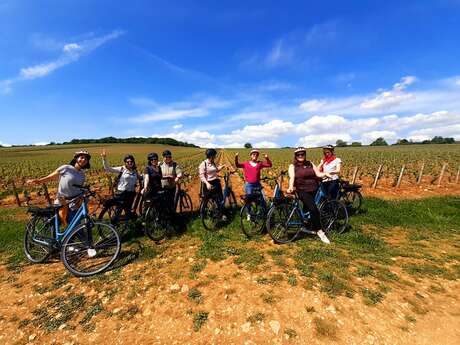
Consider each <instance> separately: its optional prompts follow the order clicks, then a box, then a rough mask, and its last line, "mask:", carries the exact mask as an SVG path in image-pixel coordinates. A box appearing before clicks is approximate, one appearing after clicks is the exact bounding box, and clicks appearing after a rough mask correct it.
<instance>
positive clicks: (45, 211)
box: [27, 205, 62, 216]
mask: <svg viewBox="0 0 460 345" xmlns="http://www.w3.org/2000/svg"><path fill="white" fill-rule="evenodd" d="M61 207H62V205H56V206H48V207H45V208H42V207H35V206H32V207H29V208H28V209H27V212H28V213H32V214H34V215H39V216H53V215H54V213H55V212H56V211H57V210H59V209H60V208H61Z"/></svg>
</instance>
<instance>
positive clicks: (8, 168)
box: [0, 144, 460, 203]
mask: <svg viewBox="0 0 460 345" xmlns="http://www.w3.org/2000/svg"><path fill="white" fill-rule="evenodd" d="M103 147H105V148H106V149H107V150H108V159H109V162H110V164H112V165H114V166H117V165H120V164H121V162H122V159H123V156H124V155H125V154H127V153H132V154H133V155H134V156H135V157H136V159H137V165H138V168H139V170H141V169H142V167H143V166H144V165H145V163H146V161H145V159H146V156H147V154H148V153H149V152H157V153H159V154H160V155H161V152H162V151H163V150H164V149H166V148H168V149H170V150H171V151H172V152H173V155H174V159H175V160H176V161H177V162H178V163H179V164H180V166H181V167H182V169H183V170H184V171H185V172H187V173H188V174H190V176H191V177H192V180H193V178H194V179H195V180H196V178H197V167H198V165H199V163H200V161H201V160H202V159H203V158H204V149H197V148H188V147H166V146H162V145H143V144H106V145H100V144H97V145H96V144H93V145H87V147H86V148H87V149H88V150H89V151H90V153H91V154H92V156H93V157H92V160H91V165H92V168H91V169H90V171H88V173H87V178H88V182H89V183H90V184H92V185H94V186H95V187H97V188H98V189H99V190H102V189H104V188H109V187H110V185H111V183H112V181H111V179H110V178H109V177H108V175H107V174H105V172H104V171H103V169H102V163H101V159H100V156H99V153H100V152H101V149H102V148H103ZM77 149H80V147H79V146H70V145H65V146H62V145H61V146H59V145H58V146H46V147H20V148H19V147H18V148H7V149H5V148H2V149H0V198H5V197H11V196H14V195H15V194H16V195H18V198H19V199H20V201H19V203H20V202H21V200H23V199H24V197H25V198H27V197H28V195H29V193H34V192H37V193H39V194H41V189H42V187H40V186H37V187H33V188H30V187H26V186H25V185H24V183H25V180H26V179H28V178H34V177H41V176H45V175H47V174H49V173H50V172H52V171H53V170H54V169H56V168H57V167H58V166H60V165H62V164H66V163H67V162H68V161H70V159H71V158H72V156H73V152H74V151H75V150H77ZM222 152H223V153H224V155H222V156H221V157H224V158H225V163H227V165H231V164H232V163H233V157H234V154H235V153H236V152H239V153H240V157H241V158H240V159H245V157H247V156H248V154H249V150H248V149H225V150H223V151H222ZM262 153H267V154H268V155H269V157H270V158H271V160H272V162H273V168H272V169H266V170H264V171H263V173H264V174H268V175H271V176H276V175H278V174H279V172H280V171H281V170H285V169H287V167H288V165H289V163H290V162H291V161H292V158H293V155H292V149H288V148H286V149H264V150H262ZM336 154H337V156H339V157H340V158H341V159H342V161H343V162H344V164H343V168H342V176H343V177H344V178H345V179H348V180H353V181H354V182H356V183H361V184H363V186H364V187H365V188H368V189H369V190H370V191H372V190H373V189H374V190H375V189H376V188H382V189H387V190H390V189H393V190H396V189H399V190H404V189H407V188H412V187H415V186H418V187H421V188H435V187H440V186H442V187H444V188H446V189H455V188H458V182H459V175H460V145H459V144H452V145H410V146H390V147H347V148H337V149H336ZM307 155H308V158H309V159H310V160H312V161H313V162H315V163H318V162H319V161H320V159H321V149H309V150H308V153H307ZM241 176H242V174H241V172H240V177H241ZM54 187H55V183H54V184H53V183H49V186H48V188H50V190H53V188H54ZM395 187H399V188H395ZM24 193H26V195H25V196H24Z"/></svg>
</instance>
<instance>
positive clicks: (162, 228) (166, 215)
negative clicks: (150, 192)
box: [142, 190, 173, 242]
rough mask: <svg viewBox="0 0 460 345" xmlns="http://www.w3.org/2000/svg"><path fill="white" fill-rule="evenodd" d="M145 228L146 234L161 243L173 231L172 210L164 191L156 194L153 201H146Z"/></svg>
mask: <svg viewBox="0 0 460 345" xmlns="http://www.w3.org/2000/svg"><path fill="white" fill-rule="evenodd" d="M143 208H144V210H145V212H144V219H143V223H142V224H143V226H144V232H145V234H146V235H147V236H148V237H149V238H150V239H151V240H153V241H155V242H159V241H161V240H162V239H163V238H165V237H166V235H167V234H168V233H171V232H172V230H173V225H172V217H171V210H169V209H168V202H167V195H166V192H165V191H164V190H160V191H158V192H156V194H155V195H154V196H153V197H152V198H151V199H146V200H144V206H143Z"/></svg>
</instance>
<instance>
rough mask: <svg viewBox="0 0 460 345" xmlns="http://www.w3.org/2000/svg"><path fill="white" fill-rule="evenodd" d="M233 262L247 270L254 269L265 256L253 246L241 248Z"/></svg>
mask: <svg viewBox="0 0 460 345" xmlns="http://www.w3.org/2000/svg"><path fill="white" fill-rule="evenodd" d="M233 262H234V263H235V264H237V265H238V266H243V267H244V268H245V269H247V270H248V271H255V270H256V269H257V267H258V266H259V265H260V264H262V263H264V262H265V258H264V256H263V255H262V254H261V253H260V252H259V251H258V250H256V249H254V248H243V249H242V250H241V252H240V253H239V255H238V256H237V257H236V258H235V259H234V260H233Z"/></svg>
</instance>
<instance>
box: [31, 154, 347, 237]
mask: <svg viewBox="0 0 460 345" xmlns="http://www.w3.org/2000/svg"><path fill="white" fill-rule="evenodd" d="M205 154H206V159H205V160H203V161H202V162H201V163H200V165H199V167H198V173H199V177H200V181H201V183H202V193H203V195H204V196H206V195H209V193H216V194H217V195H222V185H221V182H220V179H219V176H218V173H219V172H220V171H221V170H222V169H224V168H225V167H226V166H225V165H218V164H217V162H216V157H217V151H216V150H215V149H207V150H206V153H205ZM259 155H260V151H259V150H257V149H253V150H251V151H250V154H249V156H250V158H249V160H247V161H245V162H242V163H240V161H239V154H238V153H236V155H235V166H236V167H237V168H242V169H243V173H244V180H245V185H244V188H245V193H246V194H251V193H252V191H253V190H254V189H255V188H262V185H261V183H260V179H261V170H262V169H264V168H270V167H272V162H271V161H270V159H269V157H268V155H267V154H265V155H264V160H259ZM323 155H324V156H323V159H322V160H321V161H320V162H319V164H318V165H315V164H314V163H313V162H312V161H310V160H308V159H307V150H306V149H305V148H304V147H298V148H297V149H295V151H294V160H293V162H292V164H290V165H289V168H288V175H289V185H288V189H287V193H294V191H295V192H296V193H297V195H298V197H299V198H300V199H301V200H302V203H303V207H304V211H305V212H306V211H309V212H310V219H311V224H312V227H313V230H314V231H316V233H317V234H318V236H319V238H320V239H321V241H323V242H325V243H330V242H329V239H328V238H327V237H326V234H325V232H324V230H323V229H322V228H321V222H320V213H319V210H318V207H317V205H316V202H315V196H316V195H317V190H318V188H319V186H321V188H323V193H325V194H326V195H329V196H331V197H332V198H335V197H336V195H337V193H338V190H339V183H338V181H339V180H338V179H339V174H340V168H341V163H342V161H341V160H340V158H338V157H336V155H335V154H334V147H333V146H332V145H327V146H325V147H323ZM162 157H163V160H162V162H161V163H160V162H159V157H158V154H157V153H149V154H148V156H147V166H146V167H145V168H144V170H143V172H142V173H139V172H138V169H137V166H136V162H135V159H134V156H133V155H130V154H129V155H126V156H125V157H124V159H123V163H124V165H122V166H117V167H112V166H110V165H109V163H108V161H107V152H106V150H105V149H103V150H102V152H101V158H102V164H103V167H104V170H105V171H106V172H108V173H114V174H118V179H117V180H118V182H117V186H116V192H115V196H114V198H113V199H111V200H109V202H118V201H121V202H122V205H123V207H124V209H125V211H126V213H127V214H128V215H130V214H131V207H132V204H133V201H134V198H135V196H136V186H138V185H139V186H140V188H141V193H142V195H143V198H144V199H146V200H151V199H153V198H154V197H155V195H156V193H158V191H160V190H163V191H164V193H165V195H166V202H167V204H168V205H167V208H168V209H170V210H171V211H172V212H174V211H175V193H176V185H177V183H178V182H179V180H180V179H181V178H182V176H183V173H182V169H181V168H180V166H179V165H178V164H177V163H176V162H175V161H174V160H173V158H172V153H171V151H170V150H165V151H163V154H162ZM90 160H91V155H90V154H89V152H88V151H85V150H81V151H78V152H76V153H75V155H74V157H73V159H72V160H71V161H70V163H69V164H67V165H62V166H60V167H59V168H57V169H56V170H55V171H53V172H52V173H50V174H49V175H47V176H45V177H42V178H38V179H31V180H28V181H27V183H29V184H39V183H45V182H48V181H51V180H53V179H57V178H59V185H58V191H57V198H56V201H55V203H56V204H58V205H59V204H60V205H64V204H66V200H71V199H74V198H75V197H76V196H78V195H79V194H81V190H80V188H78V187H77V186H79V185H80V186H81V185H83V184H84V183H85V173H84V170H86V169H89V168H90ZM319 181H322V183H321V184H319ZM77 208H78V207H69V211H68V214H67V221H70V219H71V218H72V217H73V216H74V215H75V213H76V211H77Z"/></svg>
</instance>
